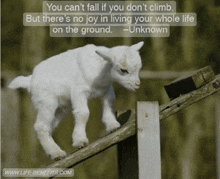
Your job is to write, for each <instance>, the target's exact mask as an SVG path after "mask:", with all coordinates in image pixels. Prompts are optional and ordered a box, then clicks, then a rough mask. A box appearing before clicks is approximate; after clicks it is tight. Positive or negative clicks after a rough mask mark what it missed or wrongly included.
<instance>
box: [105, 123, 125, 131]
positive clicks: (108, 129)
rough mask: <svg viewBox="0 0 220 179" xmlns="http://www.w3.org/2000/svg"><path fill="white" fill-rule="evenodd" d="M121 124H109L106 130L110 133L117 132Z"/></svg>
mask: <svg viewBox="0 0 220 179" xmlns="http://www.w3.org/2000/svg"><path fill="white" fill-rule="evenodd" d="M120 126H121V125H120V123H119V122H118V121H115V122H112V123H109V124H108V125H107V126H106V130H107V131H108V132H114V131H115V130H117V129H118V128H119V127H120Z"/></svg>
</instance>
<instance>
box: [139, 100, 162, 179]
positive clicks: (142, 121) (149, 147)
mask: <svg viewBox="0 0 220 179" xmlns="http://www.w3.org/2000/svg"><path fill="white" fill-rule="evenodd" d="M137 139H138V165H139V179H161V154H160V119H159V105H158V102H138V103H137Z"/></svg>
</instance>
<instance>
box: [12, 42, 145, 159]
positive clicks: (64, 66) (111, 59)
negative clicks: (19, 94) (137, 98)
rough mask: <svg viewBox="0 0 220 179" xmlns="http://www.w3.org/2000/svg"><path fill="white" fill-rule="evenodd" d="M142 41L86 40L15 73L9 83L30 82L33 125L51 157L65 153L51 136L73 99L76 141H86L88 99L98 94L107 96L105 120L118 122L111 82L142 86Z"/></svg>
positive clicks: (112, 127)
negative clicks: (107, 42)
mask: <svg viewBox="0 0 220 179" xmlns="http://www.w3.org/2000/svg"><path fill="white" fill-rule="evenodd" d="M142 46H143V42H139V43H138V44H135V45H133V46H131V47H128V46H117V47H113V48H107V47H97V46H95V45H86V46H84V47H80V48H77V49H74V50H69V51H67V52H64V53H61V54H59V55H56V56H53V57H51V58H49V59H47V60H45V61H43V62H41V63H40V64H39V65H37V66H36V67H35V68H34V71H33V74H32V75H30V76H28V77H17V78H15V79H14V80H13V81H12V82H11V84H10V85H9V88H12V89H15V88H27V89H28V90H29V91H30V93H31V96H32V101H33V103H34V105H35V107H36V108H37V110H38V115H37V121H36V123H35V125H34V128H35V130H36V131H37V133H38V137H39V140H40V143H41V145H42V146H43V148H44V150H45V151H46V153H47V154H48V155H50V156H51V158H52V159H60V158H63V157H65V156H66V153H65V152H64V151H62V150H61V149H60V147H59V146H58V145H57V144H56V143H55V142H54V140H53V138H52V137H51V135H52V132H53V130H54V129H55V128H56V126H57V125H58V124H59V122H60V121H61V119H62V118H63V117H64V116H65V115H66V114H68V113H69V111H70V110H71V105H72V109H73V114H74V116H75V127H74V131H73V136H72V137H73V146H74V147H79V148H81V147H83V146H84V145H85V144H88V142H89V141H88V138H87V136H86V123H87V121H88V118H89V108H88V100H89V99H90V98H94V97H100V98H101V99H102V101H103V117H102V121H103V123H104V124H105V125H106V129H107V131H112V130H115V129H116V128H119V127H120V124H119V123H118V122H117V120H116V118H115V116H114V113H113V104H114V100H115V94H114V89H113V86H112V83H113V82H118V83H120V84H121V85H122V86H124V87H125V88H127V89H129V90H132V91H135V90H136V89H138V88H139V86H140V79H139V71H140V69H141V66H142V64H141V58H140V55H139V52H138V50H139V49H140V48H141V47H142Z"/></svg>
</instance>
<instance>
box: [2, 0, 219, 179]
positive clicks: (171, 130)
mask: <svg viewBox="0 0 220 179" xmlns="http://www.w3.org/2000/svg"><path fill="white" fill-rule="evenodd" d="M42 2H43V1H42V0H31V1H30V0H2V1H1V3H2V4H1V13H2V16H1V23H2V30H1V33H2V36H1V43H2V46H1V48H2V53H1V55H2V56H1V57H2V60H1V68H2V69H1V71H2V76H1V82H2V83H1V84H2V88H1V89H2V92H1V94H2V103H1V117H2V122H1V123H2V124H1V125H2V126H1V134H2V143H1V148H2V151H1V153H2V160H1V162H2V168H6V167H7V168H40V167H44V166H46V165H48V164H51V163H52V162H53V161H52V160H51V159H50V158H49V157H47V156H46V155H45V152H44V151H43V149H42V147H41V146H40V144H39V142H38V139H37V136H36V133H35V131H34V128H33V125H34V123H35V119H36V111H35V109H34V107H33V105H32V103H31V99H30V95H29V94H28V93H27V92H25V91H23V90H18V91H13V90H9V89H7V85H8V84H9V82H10V81H11V80H12V79H13V78H14V77H15V76H17V75H21V74H22V75H28V74H31V73H32V70H33V68H34V66H35V65H37V64H38V63H39V62H41V61H43V60H45V59H46V58H48V57H51V56H53V55H56V54H59V53H61V52H64V51H66V50H68V49H73V48H77V47H81V46H84V45H86V44H95V45H103V46H107V47H113V46H117V45H123V44H124V45H131V44H134V43H137V42H139V41H144V42H145V44H144V46H143V48H142V49H141V50H140V55H141V57H142V62H143V69H142V70H148V71H191V70H196V69H199V68H202V67H204V66H207V65H210V66H212V68H213V70H214V71H215V73H216V74H218V73H220V2H219V0H210V1H207V0H177V1H176V3H177V12H195V13H196V14H197V21H198V23H197V26H196V27H171V29H170V31H171V32H170V37H168V38H123V37H121V38H98V37H97V38H52V37H50V35H49V27H24V26H23V13H25V12H42ZM172 80H173V79H167V80H160V79H141V81H142V85H141V88H140V90H138V91H137V93H130V92H129V91H127V90H125V89H124V88H123V87H121V86H119V85H118V84H115V85H114V86H115V92H116V98H117V100H116V110H125V109H129V108H134V107H135V105H136V101H159V103H160V104H164V103H167V102H168V101H169V99H168V96H167V95H166V93H165V90H164V88H163V86H164V85H165V84H168V83H169V82H170V81H172ZM216 98H219V93H217V94H215V95H213V96H211V97H209V98H207V99H205V100H202V101H200V102H198V103H196V104H194V105H192V106H190V107H189V108H187V109H185V110H183V111H181V112H179V113H177V114H175V115H173V116H171V117H170V118H168V119H167V120H166V121H164V122H163V123H161V153H162V178H163V179H216V178H217V170H216V168H217V167H216V130H215V129H216V117H215V114H216V109H215V106H216V105H215V104H216ZM89 106H90V110H91V116H90V120H89V122H88V125H87V135H88V138H89V140H90V142H93V141H95V140H97V139H98V138H100V137H101V136H102V135H103V133H104V131H105V128H104V125H103V124H102V123H101V111H102V109H101V103H100V101H99V100H98V99H95V100H92V101H90V103H89ZM73 127H74V119H73V117H72V115H70V116H69V117H68V118H66V119H65V120H64V121H63V122H62V123H61V124H60V126H59V127H58V128H57V129H56V131H55V133H54V138H55V140H56V142H57V143H58V145H60V146H61V148H63V149H64V150H65V151H67V152H68V154H71V153H73V152H74V151H75V149H73V148H72V144H71V143H72V138H71V134H72V130H73ZM117 160H118V159H117V148H116V146H114V147H111V148H110V149H108V150H106V151H104V152H102V153H100V154H98V155H97V156H95V157H92V158H90V159H89V160H87V161H85V162H83V163H81V164H79V165H78V166H76V167H75V168H74V169H75V177H74V178H76V179H115V178H118V165H117V163H118V162H117Z"/></svg>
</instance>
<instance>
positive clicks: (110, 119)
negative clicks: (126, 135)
mask: <svg viewBox="0 0 220 179" xmlns="http://www.w3.org/2000/svg"><path fill="white" fill-rule="evenodd" d="M102 102H103V114H102V122H103V123H104V124H105V126H106V130H107V131H108V132H111V131H113V130H115V129H117V128H119V127H120V123H119V122H118V121H117V120H116V117H115V115H114V102H115V93H114V89H113V87H112V86H111V87H110V90H109V93H107V94H106V95H105V96H104V97H103V100H102Z"/></svg>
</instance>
